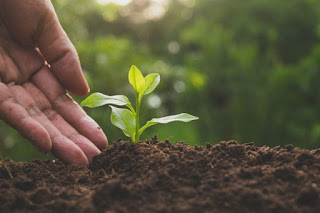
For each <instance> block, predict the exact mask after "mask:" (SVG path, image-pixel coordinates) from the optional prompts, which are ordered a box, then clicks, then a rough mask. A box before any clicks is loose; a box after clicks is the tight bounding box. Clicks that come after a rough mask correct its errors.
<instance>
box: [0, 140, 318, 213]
mask: <svg viewBox="0 0 320 213" xmlns="http://www.w3.org/2000/svg"><path fill="white" fill-rule="evenodd" d="M0 212H41V213H45V212H59V213H60V212H110V213H111V212H112V213H113V212H115V213H116V212H117V213H118V212H130V213H134V212H141V213H143V212H147V213H150V212H158V213H160V212H175V213H179V212H186V213H187V212H213V213H215V212H219V213H220V212H224V213H225V212H226V213H228V212H241V213H243V212H259V213H263V212H272V213H274V212H275V213H276V212H279V213H280V212H281V213H286V212H288V213H289V212H290V213H294V212H314V213H316V212H317V213H318V212H320V149H316V150H303V149H299V148H295V147H293V146H292V145H287V146H285V147H283V148H281V147H274V148H269V147H267V146H263V147H256V146H255V145H254V143H245V144H239V143H237V142H236V141H228V142H220V143H219V144H217V145H210V144H209V143H207V144H206V146H204V147H203V146H195V147H191V146H188V145H186V144H185V143H183V142H181V143H176V144H171V143H170V142H169V141H162V142H160V141H157V139H156V138H153V139H151V140H149V141H144V142H140V143H138V144H132V143H131V142H126V141H118V142H115V143H114V144H113V145H111V146H110V147H108V148H107V149H106V150H105V151H103V152H102V153H101V154H100V155H98V156H96V157H95V158H94V160H93V162H92V163H91V164H90V166H89V167H88V168H87V167H79V166H70V165H65V164H63V163H62V162H61V161H52V160H50V161H49V160H48V161H40V160H34V161H32V162H28V163H26V162H24V163H22V162H18V163H15V162H12V161H10V160H4V161H1V162H0Z"/></svg>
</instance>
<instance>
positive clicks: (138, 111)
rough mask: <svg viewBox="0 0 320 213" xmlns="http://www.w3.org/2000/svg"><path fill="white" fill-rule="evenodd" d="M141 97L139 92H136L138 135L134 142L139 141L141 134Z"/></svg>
mask: <svg viewBox="0 0 320 213" xmlns="http://www.w3.org/2000/svg"><path fill="white" fill-rule="evenodd" d="M139 119H140V97H139V93H136V135H135V138H134V141H133V142H134V143H138V142H139V138H140V134H139V129H140V121H139Z"/></svg>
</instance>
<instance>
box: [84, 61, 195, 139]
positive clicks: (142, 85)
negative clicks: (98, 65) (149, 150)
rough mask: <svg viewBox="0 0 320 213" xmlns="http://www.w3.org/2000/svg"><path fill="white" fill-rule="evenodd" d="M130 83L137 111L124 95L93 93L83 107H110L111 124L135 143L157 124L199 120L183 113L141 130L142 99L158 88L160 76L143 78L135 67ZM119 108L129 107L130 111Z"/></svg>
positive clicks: (130, 75) (147, 125) (152, 123)
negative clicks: (134, 95)
mask: <svg viewBox="0 0 320 213" xmlns="http://www.w3.org/2000/svg"><path fill="white" fill-rule="evenodd" d="M129 82H130V84H131V85H132V87H133V89H134V90H135V94H136V105H135V107H136V109H134V108H133V107H132V105H131V103H130V101H129V99H128V98H127V97H126V96H124V95H114V96H108V95H104V94H102V93H93V94H92V95H90V96H89V97H87V98H86V99H85V100H84V101H82V102H81V106H86V107H90V108H95V107H99V106H103V105H110V107H111V110H112V113H111V123H112V124H113V125H115V126H116V127H118V128H120V129H121V130H122V131H123V133H124V134H125V135H126V136H128V137H130V138H131V140H132V142H134V143H137V142H139V139H140V135H141V134H142V132H143V131H144V130H145V129H147V128H148V127H150V126H153V125H155V124H164V123H170V122H173V121H182V122H189V121H192V120H197V119H199V118H198V117H195V116H193V115H190V114H187V113H181V114H178V115H170V116H166V117H162V118H153V119H151V120H150V121H148V122H147V123H146V124H145V125H144V126H142V127H141V128H140V105H141V101H142V97H143V96H145V95H147V94H149V93H151V92H152V91H153V90H154V89H155V88H156V87H157V86H158V84H159V82H160V75H159V74H158V73H151V74H149V75H147V76H146V77H143V75H142V74H141V72H140V70H139V69H138V68H137V67H136V66H134V65H133V66H131V68H130V70H129ZM116 106H117V107H116ZM119 107H127V108H128V109H125V108H119Z"/></svg>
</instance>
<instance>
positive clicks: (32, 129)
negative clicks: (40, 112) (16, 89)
mask: <svg viewBox="0 0 320 213" xmlns="http://www.w3.org/2000/svg"><path fill="white" fill-rule="evenodd" d="M0 91H1V92H0V118H1V119H3V120H4V121H5V122H6V123H8V124H9V125H11V126H12V127H14V128H15V129H17V130H18V132H19V133H20V134H21V135H23V136H24V137H26V138H27V139H29V140H30V141H31V143H32V145H33V146H34V147H35V148H36V149H37V150H38V151H40V152H42V153H48V152H50V150H51V147H52V144H51V140H50V136H49V134H48V132H47V131H46V129H45V128H44V127H43V126H42V125H41V124H40V123H39V122H37V121H36V120H35V119H34V118H32V117H30V116H29V114H28V112H27V111H26V110H25V109H24V108H23V107H22V106H21V105H20V104H18V103H17V102H16V101H15V100H14V99H13V97H12V94H11V92H10V90H9V89H8V87H7V86H6V85H5V84H3V83H1V82H0Z"/></svg>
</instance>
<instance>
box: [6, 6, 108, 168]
mask: <svg viewBox="0 0 320 213" xmlns="http://www.w3.org/2000/svg"><path fill="white" fill-rule="evenodd" d="M67 91H69V92H71V93H72V94H74V95H77V96H82V95H85V94H87V93H88V92H89V86H88V84H87V82H86V80H85V78H84V76H83V73H82V71H81V67H80V62H79V59H78V56H77V53H76V50H75V48H74V47H73V45H72V43H71V42H70V40H69V39H68V37H67V35H66V34H65V32H64V30H63V29H62V27H61V26H60V24H59V21H58V19H57V17H56V14H55V11H54V8H53V6H52V4H51V2H50V0H0V119H3V120H4V121H5V122H6V123H8V124H9V125H11V126H12V127H14V128H15V129H17V130H18V132H19V133H20V134H21V135H23V136H24V137H26V138H27V139H29V140H30V141H31V143H32V144H33V146H34V147H35V148H36V149H37V150H39V151H40V152H42V153H48V152H50V151H51V152H52V153H53V155H54V156H56V157H57V158H59V159H61V160H63V161H64V162H66V163H69V164H79V165H87V164H88V162H89V161H91V159H92V158H93V156H95V155H96V154H98V153H99V152H100V150H101V149H104V148H106V146H107V144H108V141H107V138H106V136H105V135H104V133H103V131H102V130H101V128H100V127H99V126H98V124H96V122H94V121H93V119H91V118H90V117H89V116H88V115H87V114H86V113H85V112H84V111H83V109H82V108H81V107H80V106H79V105H78V104H77V103H75V102H74V101H73V100H72V98H71V97H70V96H69V95H68V94H67ZM99 149H100V150H99Z"/></svg>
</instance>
